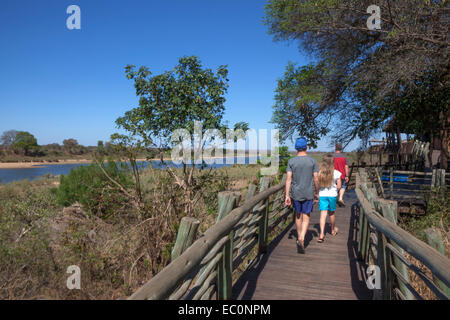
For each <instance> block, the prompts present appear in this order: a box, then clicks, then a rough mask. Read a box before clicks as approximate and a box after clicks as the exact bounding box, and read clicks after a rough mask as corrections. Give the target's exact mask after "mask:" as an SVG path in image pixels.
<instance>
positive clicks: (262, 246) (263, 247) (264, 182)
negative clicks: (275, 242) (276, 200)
mask: <svg viewBox="0 0 450 320" xmlns="http://www.w3.org/2000/svg"><path fill="white" fill-rule="evenodd" d="M269 184H270V177H262V178H261V180H260V186H259V191H260V192H261V191H264V190H266V189H268V188H269ZM264 203H265V204H266V208H265V209H264V210H262V212H260V213H258V214H261V215H262V216H261V220H259V231H258V253H260V254H261V253H266V251H267V229H268V228H269V199H266V200H265V201H264V202H261V203H260V204H258V207H259V206H262V205H263V204H264Z"/></svg>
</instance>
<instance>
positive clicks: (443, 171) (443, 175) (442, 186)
mask: <svg viewBox="0 0 450 320" xmlns="http://www.w3.org/2000/svg"><path fill="white" fill-rule="evenodd" d="M445 186H446V182H445V169H441V191H442V192H444V189H445Z"/></svg>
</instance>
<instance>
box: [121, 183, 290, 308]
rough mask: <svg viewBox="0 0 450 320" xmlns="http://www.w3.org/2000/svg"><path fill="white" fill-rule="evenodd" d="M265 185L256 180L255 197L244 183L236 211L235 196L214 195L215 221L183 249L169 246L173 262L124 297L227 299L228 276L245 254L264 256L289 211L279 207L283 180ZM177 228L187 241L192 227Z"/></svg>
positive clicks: (229, 290) (230, 280)
mask: <svg viewBox="0 0 450 320" xmlns="http://www.w3.org/2000/svg"><path fill="white" fill-rule="evenodd" d="M269 181H270V179H269V177H263V178H261V181H260V188H259V189H260V192H259V193H258V194H256V195H255V193H256V189H257V187H256V186H255V185H250V186H249V188H248V192H247V196H246V198H245V200H244V204H243V205H242V206H240V207H237V208H236V206H237V205H238V203H239V201H240V194H239V193H236V192H225V193H222V194H220V195H219V208H218V217H217V223H216V224H214V225H213V226H211V227H210V228H209V229H208V230H207V231H206V232H205V233H204V234H203V235H202V236H201V237H200V238H198V239H197V240H196V241H195V242H194V243H192V245H190V246H189V247H188V248H186V249H185V250H184V249H183V247H184V245H180V244H178V245H175V248H174V251H173V252H172V256H173V257H174V258H175V259H174V260H173V261H172V262H171V263H170V264H169V265H167V266H166V267H165V268H164V269H163V270H161V271H160V272H159V273H158V274H157V275H156V276H154V277H153V278H152V279H151V280H150V281H148V282H147V283H146V284H145V285H144V286H142V287H141V288H140V289H139V290H138V291H136V292H135V293H134V294H133V295H132V296H131V297H130V298H129V299H131V300H145V299H170V300H181V299H186V300H210V299H214V298H217V299H230V298H231V297H232V288H233V272H234V271H236V270H237V268H238V267H240V266H241V267H242V265H243V264H245V260H246V258H248V257H249V254H250V253H251V252H254V251H255V250H257V254H260V253H264V252H265V251H266V247H267V244H268V235H269V233H270V232H271V231H273V230H275V229H276V227H277V226H283V225H284V223H285V222H286V219H287V218H288V217H289V215H290V213H292V209H290V208H288V207H285V206H284V187H285V177H284V178H283V181H282V182H281V183H280V184H278V185H275V186H273V187H269ZM194 224H195V222H194ZM183 230H184V231H182V233H183V234H185V236H180V237H179V238H180V239H181V238H184V239H188V238H192V233H193V232H192V230H196V228H195V227H194V228H189V227H186V228H183ZM280 231H281V230H280ZM274 232H276V231H274ZM179 235H180V233H179ZM177 242H179V239H178V238H177ZM175 249H176V250H175ZM183 251H184V252H183ZM180 252H182V253H181V254H180ZM244 267H245V265H244ZM234 275H235V276H236V272H234ZM235 280H237V279H235Z"/></svg>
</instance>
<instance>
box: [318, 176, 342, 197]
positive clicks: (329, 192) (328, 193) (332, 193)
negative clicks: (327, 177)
mask: <svg viewBox="0 0 450 320" xmlns="http://www.w3.org/2000/svg"><path fill="white" fill-rule="evenodd" d="M340 178H341V173H340V172H339V171H337V170H334V174H333V184H332V185H331V187H329V188H320V189H319V197H337V195H338V192H337V181H338V179H340Z"/></svg>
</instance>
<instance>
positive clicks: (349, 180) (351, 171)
mask: <svg viewBox="0 0 450 320" xmlns="http://www.w3.org/2000/svg"><path fill="white" fill-rule="evenodd" d="M354 165H355V163H354V162H352V165H351V167H350V172H349V174H348V185H350V183H351V179H352V174H353V166H354ZM347 189H348V186H347Z"/></svg>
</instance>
